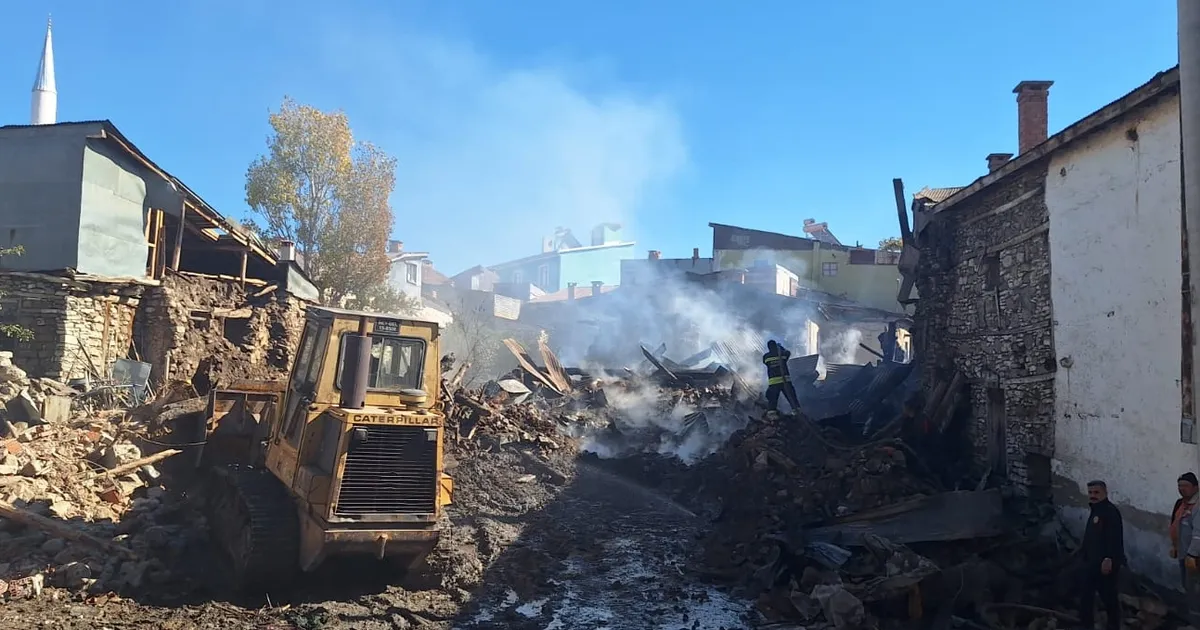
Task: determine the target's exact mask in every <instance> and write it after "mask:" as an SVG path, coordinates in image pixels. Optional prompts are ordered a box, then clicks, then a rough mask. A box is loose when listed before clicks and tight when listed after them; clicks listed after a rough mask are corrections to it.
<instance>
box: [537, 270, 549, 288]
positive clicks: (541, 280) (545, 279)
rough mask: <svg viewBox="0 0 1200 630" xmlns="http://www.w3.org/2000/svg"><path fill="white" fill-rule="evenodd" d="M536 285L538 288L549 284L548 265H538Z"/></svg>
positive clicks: (546, 286)
mask: <svg viewBox="0 0 1200 630" xmlns="http://www.w3.org/2000/svg"><path fill="white" fill-rule="evenodd" d="M537 285H538V288H539V289H546V288H548V287H549V286H550V265H538V276H537Z"/></svg>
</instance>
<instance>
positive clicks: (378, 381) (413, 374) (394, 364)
mask: <svg viewBox="0 0 1200 630" xmlns="http://www.w3.org/2000/svg"><path fill="white" fill-rule="evenodd" d="M345 363H346V340H345V337H343V338H342V343H341V349H340V350H339V351H338V369H337V383H338V386H339V387H340V386H341V382H342V368H343V367H344V366H345ZM424 367H425V340H423V339H416V338H414V337H377V336H372V337H371V367H370V369H369V370H368V372H367V389H368V390H374V391H391V392H395V391H400V390H402V389H421V370H422V369H424Z"/></svg>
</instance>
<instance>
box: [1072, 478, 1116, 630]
mask: <svg viewBox="0 0 1200 630" xmlns="http://www.w3.org/2000/svg"><path fill="white" fill-rule="evenodd" d="M1087 490H1088V503H1090V504H1091V506H1092V510H1091V513H1090V514H1089V515H1088V522H1087V528H1086V529H1084V532H1083V548H1082V549H1080V552H1081V554H1080V555H1082V556H1083V567H1082V571H1083V574H1082V576H1081V583H1080V587H1081V589H1082V590H1081V592H1080V596H1079V620H1080V621H1081V622H1082V624H1083V627H1084V628H1092V627H1094V626H1095V614H1096V611H1095V596H1096V594H1097V593H1099V594H1100V603H1101V604H1103V605H1104V611H1105V612H1106V613H1108V622H1107V627H1108V628H1109V630H1119V628H1120V627H1121V603H1120V601H1119V600H1118V599H1117V574H1118V572H1119V571H1120V569H1121V567H1122V565H1123V564H1124V562H1125V533H1124V530H1123V527H1122V524H1121V512H1120V511H1119V510H1117V506H1115V505H1113V504H1112V503H1111V502H1110V501H1109V500H1108V486H1107V485H1105V483H1104V482H1103V481H1089V482H1088V484H1087Z"/></svg>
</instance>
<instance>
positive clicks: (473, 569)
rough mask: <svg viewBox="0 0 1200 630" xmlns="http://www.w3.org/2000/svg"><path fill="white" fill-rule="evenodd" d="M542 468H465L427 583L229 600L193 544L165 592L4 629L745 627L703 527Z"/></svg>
mask: <svg viewBox="0 0 1200 630" xmlns="http://www.w3.org/2000/svg"><path fill="white" fill-rule="evenodd" d="M546 463H547V462H546V461H545V460H543V461H542V463H536V462H532V461H531V460H530V458H529V457H528V456H522V455H520V454H519V453H517V452H516V451H515V450H512V449H501V450H498V451H494V452H489V453H486V454H476V455H473V456H471V457H469V458H464V461H463V463H462V464H461V465H460V466H459V467H458V469H457V470H456V473H455V474H456V480H457V481H458V484H459V485H458V488H459V492H458V493H457V494H456V497H455V498H456V500H457V505H455V506H454V507H453V509H452V510H451V511H450V518H451V521H452V523H449V524H448V525H450V526H449V527H448V529H447V533H446V534H445V535H444V537H443V540H442V542H441V544H440V545H439V549H438V550H437V551H436V552H435V554H434V555H433V556H431V558H430V560H429V563H430V567H429V569H428V570H427V571H426V572H424V573H423V574H422V575H417V576H410V577H409V578H407V579H400V578H399V577H398V576H396V575H393V574H388V573H386V572H384V571H383V570H381V569H379V568H378V565H374V564H372V563H369V562H368V563H365V564H364V563H356V562H349V563H342V564H337V563H334V564H331V565H329V566H327V567H325V568H323V569H322V570H320V571H318V572H317V573H315V574H312V575H309V576H305V577H304V578H303V579H302V580H301V581H300V583H299V584H298V585H297V586H296V587H295V588H293V589H292V590H291V591H289V592H285V593H272V594H270V595H269V596H267V595H265V594H264V595H263V596H260V597H253V598H248V599H233V600H231V599H228V598H227V597H226V596H225V595H223V594H222V593H221V592H220V574H219V572H215V571H214V568H213V565H212V564H211V563H209V562H207V560H206V558H207V557H208V555H209V553H210V550H209V549H208V547H207V546H206V545H205V544H204V541H203V540H199V541H197V542H196V543H195V545H194V548H193V549H191V550H190V551H189V552H188V553H187V554H185V558H186V560H185V561H183V562H180V563H178V564H179V565H181V566H173V567H171V569H172V572H173V573H174V577H173V578H172V579H171V580H170V581H169V582H165V583H162V584H157V585H151V586H148V587H146V588H145V589H143V590H142V591H140V592H137V593H134V594H132V595H133V596H132V597H128V598H127V597H116V596H111V595H102V596H99V597H92V598H85V597H84V596H82V595H80V594H77V593H71V592H68V591H65V590H59V589H54V588H51V587H49V585H48V584H47V586H46V588H45V590H44V592H43V593H42V594H41V595H40V596H39V597H35V598H32V599H25V600H13V601H9V602H8V603H7V604H6V606H5V611H4V613H3V614H2V615H0V629H3V630H7V629H10V628H11V629H14V630H15V629H18V628H20V629H25V628H39V627H46V628H55V629H56V630H83V629H85V628H86V629H88V630H96V629H100V628H110V629H112V630H125V629H129V628H163V629H171V630H191V629H204V630H210V629H211V630H237V629H247V630H250V629H253V630H326V629H328V630H332V629H340V628H353V629H355V630H377V629H379V630H382V629H408V628H441V629H443V630H449V629H451V628H453V629H456V630H458V629H461V630H479V629H484V628H514V629H522V628H528V629H534V628H536V629H538V630H543V629H545V630H554V629H556V628H562V629H576V628H577V629H580V630H586V629H589V628H596V629H599V628H608V629H612V630H618V629H623V628H629V629H656V628H662V629H664V630H666V629H671V630H674V629H677V628H694V629H696V630H703V629H711V630H717V629H720V628H727V629H732V628H743V627H747V625H746V624H744V623H742V621H741V618H742V617H743V616H744V614H745V612H746V611H747V610H748V606H747V605H746V604H745V603H744V602H738V601H735V600H733V599H730V598H729V597H727V596H725V595H723V594H721V593H718V592H716V591H714V590H712V589H711V588H709V587H707V586H705V585H703V584H701V583H700V582H699V580H698V579H697V578H696V576H694V575H692V574H690V573H689V572H688V570H687V569H686V566H685V565H686V560H687V558H688V557H689V553H691V552H692V551H693V550H694V546H695V542H696V540H697V536H698V535H699V533H700V531H701V527H702V520H703V519H700V518H698V517H696V516H694V515H693V514H691V513H690V512H688V511H687V510H686V509H684V508H682V507H680V506H678V505H675V504H672V503H671V502H669V501H668V500H666V499H664V498H663V497H662V496H660V495H656V494H653V493H651V492H649V491H647V490H644V489H641V488H640V487H638V486H636V485H633V484H631V483H630V482H628V481H624V480H623V479H621V478H619V477H616V476H614V475H611V474H609V473H605V472H602V471H600V470H598V469H595V468H591V467H588V466H580V467H578V468H576V466H575V462H574V458H573V457H572V456H570V455H567V454H565V453H564V454H563V456H562V457H561V458H560V459H558V460H556V461H552V462H549V464H550V465H549V466H547V465H546ZM27 542H28V543H29V544H38V542H37V541H34V540H32V539H31V540H29V541H27Z"/></svg>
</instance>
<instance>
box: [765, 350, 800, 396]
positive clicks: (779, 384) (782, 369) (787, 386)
mask: <svg viewBox="0 0 1200 630" xmlns="http://www.w3.org/2000/svg"><path fill="white" fill-rule="evenodd" d="M791 357H792V353H791V352H788V349H787V348H784V347H783V346H781V345H779V344H778V343H775V340H774V339H772V340H770V341H768V342H767V353H766V354H764V355H763V364H764V365H766V366H767V409H768V410H769V411H778V410H779V394H783V395H784V396H786V397H787V401H788V404H789V405H791V406H792V413H796V412H797V411H799V410H800V401H799V400H798V399H797V398H796V387H795V386H794V385H792V375H791V373H790V372H789V371H788V364H787V362H788V359H790V358H791Z"/></svg>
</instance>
